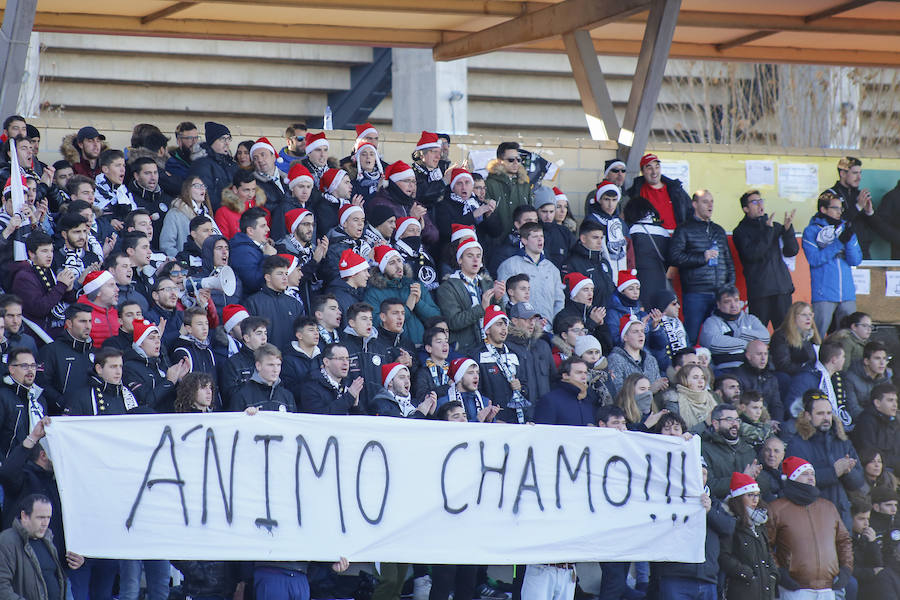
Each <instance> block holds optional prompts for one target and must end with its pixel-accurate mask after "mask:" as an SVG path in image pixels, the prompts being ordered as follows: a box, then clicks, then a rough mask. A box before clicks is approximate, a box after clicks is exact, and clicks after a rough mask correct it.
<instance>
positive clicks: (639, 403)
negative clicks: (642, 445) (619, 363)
mask: <svg viewBox="0 0 900 600" xmlns="http://www.w3.org/2000/svg"><path fill="white" fill-rule="evenodd" d="M616 405H617V406H618V407H619V408H621V409H622V412H623V413H624V415H625V419H626V421H627V423H628V429H630V430H634V431H646V432H649V431H650V430H651V429H653V427H654V426H656V424H657V423H658V422H659V420H660V418H661V417H663V416H664V415H667V414H670V412H669V410H668V409H663V410H659V408H658V406H657V404H656V401H655V400H654V399H653V393H652V392H651V391H650V380H649V379H647V378H646V377H644V376H643V375H641V374H640V373H632V374H631V375H629V376H628V377H626V378H625V382H624V383H623V384H622V389H621V390H619V395H618V396H616ZM674 414H676V415H677V413H674ZM679 418H680V417H679Z"/></svg>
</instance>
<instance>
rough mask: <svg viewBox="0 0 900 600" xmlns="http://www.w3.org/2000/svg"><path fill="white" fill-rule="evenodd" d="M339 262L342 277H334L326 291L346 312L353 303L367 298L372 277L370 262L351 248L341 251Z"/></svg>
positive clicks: (343, 311)
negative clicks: (367, 287) (367, 289)
mask: <svg viewBox="0 0 900 600" xmlns="http://www.w3.org/2000/svg"><path fill="white" fill-rule="evenodd" d="M338 264H339V271H338V273H339V275H340V278H339V279H332V280H331V285H330V286H329V287H328V289H327V290H326V291H327V292H328V293H329V294H331V295H333V296H334V298H335V300H336V301H337V303H338V306H339V307H340V312H341V313H344V314H346V312H347V310H348V309H349V308H350V307H351V306H352V305H354V304H356V303H358V302H362V301H363V300H364V299H365V293H366V284H367V283H368V282H369V277H370V274H369V264H368V263H367V262H366V259H364V258H363V257H362V256H360V255H359V254H357V253H356V252H354V251H353V250H351V249H349V248H348V249H346V250H344V251H343V252H342V253H341V255H340V262H339V263H338Z"/></svg>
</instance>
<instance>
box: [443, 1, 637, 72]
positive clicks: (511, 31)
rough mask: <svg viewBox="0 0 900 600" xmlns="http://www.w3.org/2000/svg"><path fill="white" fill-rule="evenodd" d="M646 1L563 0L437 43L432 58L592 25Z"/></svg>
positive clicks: (625, 13)
mask: <svg viewBox="0 0 900 600" xmlns="http://www.w3.org/2000/svg"><path fill="white" fill-rule="evenodd" d="M649 5H650V0H606V1H605V2H598V1H597V0H563V2H560V3H558V4H554V5H552V6H549V7H547V8H544V9H542V10H538V11H535V12H532V13H528V14H527V15H524V16H521V17H517V18H515V19H511V20H509V21H506V22H505V23H500V24H499V25H495V26H493V27H488V28H487V29H483V30H481V31H478V32H475V33H470V34H469V35H466V36H463V37H461V38H459V39H455V40H451V41H447V42H443V43H441V44H438V45H437V46H435V48H434V59H435V60H455V59H458V58H466V57H468V56H475V55H478V54H485V53H487V52H492V51H494V50H500V49H502V48H506V47H508V46H513V45H516V44H524V43H527V42H533V41H537V40H541V39H544V38H549V37H557V36H560V35H563V34H565V33H569V32H572V31H576V30H578V29H593V28H595V27H600V26H601V25H605V24H607V23H612V22H614V21H618V20H620V19H623V18H624V17H627V16H630V15H633V14H635V13H637V12H640V11H642V10H646V9H647V7H648V6H649Z"/></svg>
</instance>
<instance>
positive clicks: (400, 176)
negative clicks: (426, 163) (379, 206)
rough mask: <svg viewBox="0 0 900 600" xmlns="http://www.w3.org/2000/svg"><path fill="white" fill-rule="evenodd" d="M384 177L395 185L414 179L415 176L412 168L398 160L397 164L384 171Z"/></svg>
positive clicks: (390, 165)
mask: <svg viewBox="0 0 900 600" xmlns="http://www.w3.org/2000/svg"><path fill="white" fill-rule="evenodd" d="M384 176H385V177H387V178H388V179H390V180H391V181H393V182H394V183H397V182H398V181H403V180H404V179H409V178H410V177H415V176H416V174H415V173H414V172H413V170H412V167H410V166H409V165H408V164H406V163H405V162H403V161H402V160H398V161H397V162H395V163H391V164H389V165H388V168H387V169H385V171H384Z"/></svg>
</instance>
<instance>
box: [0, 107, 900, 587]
mask: <svg viewBox="0 0 900 600" xmlns="http://www.w3.org/2000/svg"><path fill="white" fill-rule="evenodd" d="M202 133H203V136H202V137H201V131H200V130H199V128H198V127H197V126H196V125H194V124H193V123H190V122H183V123H181V124H180V125H179V126H178V127H177V129H176V131H175V140H174V147H169V141H170V139H169V138H168V137H166V136H165V135H164V134H163V133H162V132H161V131H160V130H159V129H158V128H157V127H155V126H153V125H149V124H140V125H137V126H136V127H135V128H134V133H133V136H132V139H131V145H130V146H129V147H128V148H125V149H123V150H119V149H113V148H108V147H106V144H105V137H104V136H103V134H102V133H100V132H99V131H97V129H95V128H94V127H90V126H86V127H83V128H81V129H80V130H79V131H78V132H77V133H74V134H72V135H69V136H67V137H66V138H65V139H64V140H63V143H62V147H61V151H62V154H63V156H64V157H65V158H64V159H63V160H59V161H57V162H54V163H53V164H52V165H48V164H45V163H43V162H41V160H40V159H39V149H40V133H39V131H38V130H37V129H36V128H35V127H33V126H32V125H29V124H27V123H26V121H25V119H24V118H22V117H20V116H11V117H8V118H7V119H6V120H5V121H4V122H3V139H4V145H3V153H2V154H3V156H2V157H0V159H2V160H3V161H4V162H3V163H2V164H0V181H4V182H5V187H4V190H3V206H2V211H0V286H2V289H3V291H4V292H5V293H4V294H3V295H2V296H0V315H2V317H3V318H2V319H0V350H2V364H0V369H2V383H0V458H2V466H0V483H2V486H3V493H4V502H3V526H4V527H5V528H6V529H5V531H4V532H3V534H0V599H5V598H20V597H24V598H29V599H31V598H35V599H37V598H41V599H44V598H47V599H61V598H64V597H72V598H75V599H78V600H82V599H86V598H92V599H95V600H104V599H107V598H111V597H112V593H113V589H114V586H117V589H118V594H119V596H118V597H119V598H122V599H129V600H131V599H136V598H138V594H139V593H140V588H141V582H142V572H143V581H145V583H146V591H147V595H148V597H149V598H151V599H153V600H157V599H160V598H166V597H168V595H169V593H170V590H169V585H170V571H171V568H170V565H169V563H168V562H167V561H151V560H147V561H111V560H104V559H99V558H86V559H85V558H84V557H80V556H78V555H76V554H74V553H72V552H67V551H66V548H65V541H64V539H63V529H62V518H61V516H62V515H61V507H60V505H59V495H58V492H57V490H56V484H55V481H54V477H53V468H52V464H51V463H50V461H49V459H48V458H47V455H46V454H45V452H44V451H43V449H42V448H41V445H40V440H41V438H42V437H43V434H44V426H45V425H46V423H47V422H48V418H51V417H52V416H55V415H123V414H128V413H137V412H186V413H190V412H207V411H247V412H249V413H251V414H253V413H256V412H257V411H260V410H263V411H282V412H306V413H319V414H332V415H349V414H360V415H372V416H392V417H398V418H416V419H441V420H448V421H469V422H478V423H496V422H503V423H511V424H526V423H545V424H556V425H574V426H600V427H611V428H615V429H619V430H623V431H624V430H629V431H636V432H644V434H660V435H676V436H683V437H686V438H690V437H692V436H693V435H699V436H700V439H701V440H702V455H703V458H704V475H705V476H706V477H707V486H708V494H704V496H703V498H702V501H703V505H704V507H705V508H706V511H707V520H708V523H707V539H706V562H705V563H701V564H689V563H656V564H652V565H648V564H647V563H635V564H634V565H629V564H628V563H603V564H602V565H601V568H602V581H601V584H600V586H601V587H600V591H599V595H600V598H602V599H604V600H607V599H609V600H613V599H616V600H618V599H620V598H628V599H629V600H634V599H639V598H644V597H649V598H661V599H664V600H668V599H675V598H704V599H707V598H708V599H715V598H718V597H727V598H729V599H732V598H741V599H743V598H765V599H768V598H774V597H776V595H780V597H781V598H790V599H794V598H818V599H824V598H830V597H833V594H834V593H837V594H838V595H839V596H844V597H846V598H849V599H851V600H852V599H854V598H892V597H893V598H896V597H900V550H898V548H900V524H895V522H894V521H895V515H896V512H897V505H898V496H897V479H896V478H895V477H894V475H893V473H894V472H895V469H897V468H898V467H900V435H898V426H897V421H896V412H897V398H898V390H897V387H895V386H896V384H895V382H894V381H893V375H892V371H891V369H890V368H889V366H888V364H889V361H890V356H889V353H888V350H887V348H886V346H885V345H884V344H882V343H881V342H879V341H874V340H872V339H871V335H872V332H873V323H872V318H871V316H869V315H867V314H864V313H861V312H857V311H856V307H855V291H854V284H853V278H852V275H851V269H850V267H851V266H854V265H856V264H858V263H859V262H860V261H861V260H862V258H863V256H864V255H865V254H866V252H867V247H868V245H869V244H871V241H872V239H873V238H874V236H875V235H881V234H882V233H883V232H882V227H881V226H880V224H879V219H878V218H877V216H876V215H875V213H874V210H873V207H872V201H871V196H870V195H869V194H868V192H867V191H865V190H863V191H860V190H859V189H858V186H859V181H860V177H859V175H860V170H861V163H860V161H859V160H858V159H855V158H852V157H847V158H844V159H841V161H840V162H839V163H838V175H839V180H838V182H837V183H836V184H835V185H834V186H833V187H832V188H831V189H829V190H826V191H824V192H823V193H822V194H821V195H820V196H819V198H818V200H817V205H816V206H817V208H816V212H815V214H814V215H813V217H812V218H811V219H810V221H809V224H808V225H807V226H806V227H805V228H804V229H803V232H802V236H801V240H802V241H801V242H800V244H798V238H797V235H796V233H795V231H794V227H793V217H794V213H793V212H791V213H789V214H785V215H784V218H783V219H782V220H781V222H777V221H775V215H773V214H769V213H767V212H766V208H765V200H764V199H763V197H762V196H761V195H760V193H759V192H758V191H749V192H747V193H745V194H744V195H743V196H741V197H740V199H739V200H737V199H736V200H734V201H735V202H739V203H740V206H741V209H742V210H743V212H744V213H745V217H744V218H743V219H742V220H741V221H740V223H737V224H734V227H733V242H734V247H735V248H736V249H737V252H736V255H733V254H732V251H731V249H730V248H731V245H730V243H729V239H728V236H727V235H726V230H725V228H723V227H722V226H721V225H719V224H716V223H714V222H713V221H712V215H713V206H714V199H713V195H712V193H711V192H710V191H708V190H700V191H697V192H696V193H694V194H693V195H692V196H691V195H688V193H686V192H685V190H684V189H683V188H682V185H681V183H680V182H679V181H677V180H673V179H669V178H667V177H666V176H663V175H662V173H661V163H660V160H659V158H658V157H656V156H655V155H653V154H647V155H645V156H644V157H643V158H642V160H641V161H640V168H641V175H640V176H638V177H636V178H635V179H634V181H632V182H630V183H629V182H626V168H625V164H624V163H623V162H621V161H618V160H609V161H607V162H606V164H605V166H604V169H603V176H604V179H603V181H601V182H600V183H599V184H598V185H597V188H596V190H595V191H593V192H591V193H590V194H589V195H588V197H587V198H586V199H585V203H584V211H585V215H586V216H585V217H584V219H583V220H582V221H581V222H580V223H578V222H577V221H576V220H575V219H574V218H573V215H572V212H571V211H570V205H569V201H568V199H567V197H566V195H565V194H564V193H563V192H562V191H560V190H559V189H557V188H552V189H550V188H548V187H546V186H543V185H541V184H540V183H535V182H532V181H531V180H530V178H529V173H528V172H527V171H526V168H525V165H524V164H523V156H525V155H526V154H527V153H525V152H524V150H523V149H521V148H520V147H519V145H518V144H517V143H515V142H503V143H501V144H500V145H499V146H498V147H497V153H496V159H495V160H493V161H491V162H490V163H489V164H488V165H487V175H486V176H482V175H479V174H478V173H475V172H471V171H470V170H469V169H468V168H467V165H466V164H465V163H464V164H463V165H457V164H450V161H449V159H448V155H449V146H450V140H449V137H448V136H446V135H439V134H435V133H430V132H422V135H421V138H420V140H419V141H418V143H417V144H416V145H415V147H413V148H410V150H411V157H410V158H411V160H410V162H409V163H407V162H404V161H403V160H396V161H394V162H390V163H388V162H386V161H385V160H384V159H383V158H382V155H381V152H380V150H379V135H378V131H377V129H376V128H375V127H373V126H371V125H370V124H365V125H361V126H359V127H357V134H358V137H357V139H356V143H355V145H354V151H353V152H352V153H351V154H350V155H349V156H347V157H342V158H339V157H334V156H331V155H330V153H329V142H328V139H327V136H326V133H325V132H320V133H313V132H309V131H307V129H306V126H305V125H303V124H296V125H292V126H291V127H288V128H287V130H286V133H285V139H286V144H285V146H284V147H282V148H279V147H278V146H276V145H275V144H273V143H272V142H271V141H270V140H269V139H267V138H259V139H258V140H248V141H244V142H241V143H240V144H237V145H236V148H235V150H234V152H233V153H232V142H233V140H232V137H231V134H230V131H229V129H228V128H227V127H226V126H225V125H222V124H219V123H215V122H211V121H210V122H207V123H205V126H204V128H203V132H202ZM201 140H202V141H201ZM12 142H14V144H13V143H12ZM11 152H14V153H15V157H16V158H17V159H18V160H17V164H18V165H19V171H18V172H15V171H14V170H13V162H12V160H11V159H12V158H13V157H12V156H11ZM392 158H398V157H392ZM17 180H19V181H21V184H22V186H23V188H24V201H23V202H22V203H19V202H17V201H16V194H15V193H14V192H15V189H16V188H18V182H17ZM880 232H881V233H880ZM889 234H890V232H889V231H888V232H887V235H889ZM800 245H802V247H803V250H804V253H805V255H806V258H807V261H808V263H809V268H810V277H811V282H812V302H811V303H807V302H794V303H792V302H791V296H792V293H793V292H794V287H793V284H792V279H791V273H790V271H791V269H793V257H795V256H796V255H797V254H798V252H799V248H800ZM738 262H739V264H740V265H742V267H743V273H744V277H745V279H746V284H747V286H746V288H747V290H748V296H749V297H748V298H747V300H748V303H747V304H748V306H747V307H746V308H745V306H744V303H743V302H742V300H741V297H740V293H739V292H738V288H737V287H736V286H735V278H736V275H735V273H736V269H735V264H736V263H738ZM676 278H677V280H678V281H679V282H680V292H681V293H680V296H679V294H676V292H675V291H673V290H674V289H675V287H676V286H673V281H674V280H675V279H676ZM770 325H771V327H772V330H773V331H774V333H771V335H770V329H769V326H770ZM766 506H767V507H768V509H767V508H765V507H766ZM64 516H65V518H77V515H68V514H66V515H64ZM473 543H477V540H473ZM597 543H598V544H607V545H613V546H614V544H615V540H597ZM336 558H337V557H336ZM174 564H175V567H176V568H177V569H178V570H179V571H180V572H181V574H182V576H183V582H182V585H181V588H182V591H183V592H184V593H185V594H187V595H188V596H190V597H192V598H195V599H200V598H203V599H213V598H216V599H222V598H251V597H254V595H255V597H256V598H260V599H264V598H265V599H269V598H273V599H275V598H277V599H283V598H303V599H306V598H309V597H310V593H311V591H310V584H312V587H313V591H312V593H313V595H315V596H316V597H328V594H329V593H332V594H333V593H336V592H333V591H332V592H321V594H325V595H324V596H323V595H321V594H317V591H316V590H317V588H319V589H320V590H321V589H325V590H329V589H331V588H330V587H329V586H333V585H336V584H335V581H336V580H338V579H340V578H339V577H338V576H336V575H335V574H334V573H339V572H342V571H344V570H346V569H347V566H348V564H347V561H346V559H343V558H341V559H340V560H338V561H337V562H335V563H334V564H333V565H318V564H307V563H302V562H297V563H284V562H257V563H252V564H233V563H224V562H216V561H193V562H176V563H174ZM409 567H410V565H398V564H386V563H382V564H380V566H379V569H378V571H377V578H376V580H375V582H374V584H373V585H374V589H372V590H369V591H368V595H367V594H366V593H364V592H360V591H359V590H356V592H355V593H356V594H357V597H362V596H366V597H368V596H371V597H372V598H375V599H376V600H394V599H396V598H398V597H399V595H400V594H401V593H403V587H404V583H405V582H406V581H407V573H408V572H409ZM517 573H518V576H517V578H516V582H514V584H512V586H511V588H510V589H508V590H505V591H504V590H497V589H495V587H496V586H497V585H499V584H496V582H493V581H491V580H489V579H487V577H486V574H485V568H483V567H475V566H465V565H459V566H451V565H434V566H426V565H412V577H411V578H410V579H411V580H412V582H413V593H414V595H415V597H416V598H417V599H418V598H425V597H426V596H427V597H430V599H431V600H446V599H447V598H448V597H449V596H450V595H452V596H453V597H454V598H455V599H456V600H470V599H472V598H476V597H481V598H488V599H490V600H498V599H500V598H506V597H507V595H508V594H509V593H512V594H513V595H514V596H515V597H516V598H519V597H521V598H524V599H525V600H545V599H550V598H554V599H555V598H572V597H573V595H575V594H576V591H577V593H578V594H579V595H581V594H583V592H581V591H580V588H579V587H578V586H577V581H576V580H577V578H576V574H575V567H574V565H572V564H567V563H563V564H545V565H528V566H527V568H521V569H518V570H517ZM632 573H633V575H631V574H632ZM116 581H118V583H116ZM492 584H493V587H492ZM429 589H430V591H429ZM350 593H351V594H352V593H354V592H353V591H351V592H350ZM331 597H334V596H331ZM338 597H340V596H338Z"/></svg>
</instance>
